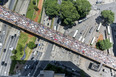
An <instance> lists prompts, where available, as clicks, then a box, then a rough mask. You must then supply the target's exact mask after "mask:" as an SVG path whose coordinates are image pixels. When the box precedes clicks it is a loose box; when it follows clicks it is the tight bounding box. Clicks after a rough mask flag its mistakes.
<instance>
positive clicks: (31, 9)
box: [26, 0, 39, 20]
mask: <svg viewBox="0 0 116 77" xmlns="http://www.w3.org/2000/svg"><path fill="white" fill-rule="evenodd" d="M38 2H39V0H37V5H38ZM34 8H35V9H36V10H37V6H36V0H31V1H30V4H29V7H28V10H27V14H26V17H27V18H29V19H31V20H33V19H34V13H35V9H34Z"/></svg>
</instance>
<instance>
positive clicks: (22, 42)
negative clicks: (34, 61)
mask: <svg viewBox="0 0 116 77" xmlns="http://www.w3.org/2000/svg"><path fill="white" fill-rule="evenodd" d="M35 40H36V37H35V36H32V35H30V34H28V33H25V32H21V34H20V37H19V40H18V44H17V47H16V50H17V53H16V56H17V58H16V61H12V64H11V68H10V72H9V73H10V74H13V70H14V68H15V65H16V64H17V62H20V63H23V64H24V63H25V61H24V62H23V60H21V58H22V56H23V54H24V52H23V51H20V50H21V49H20V46H22V49H24V48H25V45H26V44H27V43H28V42H30V41H32V42H35ZM21 52H22V54H20V53H21ZM31 52H32V50H31V49H30V48H28V47H27V48H26V49H25V53H26V58H25V60H27V59H28V58H29V56H30V54H31Z"/></svg>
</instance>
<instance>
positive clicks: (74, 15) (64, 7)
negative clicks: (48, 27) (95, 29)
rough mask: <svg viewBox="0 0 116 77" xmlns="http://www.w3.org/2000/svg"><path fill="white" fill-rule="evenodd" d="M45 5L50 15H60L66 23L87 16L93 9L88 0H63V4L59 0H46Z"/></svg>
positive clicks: (71, 22)
mask: <svg viewBox="0 0 116 77" xmlns="http://www.w3.org/2000/svg"><path fill="white" fill-rule="evenodd" d="M44 7H45V12H46V14H47V15H48V16H50V17H56V16H59V17H60V18H61V19H62V23H63V24H64V25H72V24H74V21H76V20H78V19H80V18H84V17H86V15H87V14H88V13H89V11H90V10H91V4H90V3H89V2H88V1H87V0H76V1H74V0H63V1H62V3H61V4H58V3H57V0H46V1H45V3H44Z"/></svg>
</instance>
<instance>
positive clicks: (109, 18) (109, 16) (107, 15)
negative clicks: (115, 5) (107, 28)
mask: <svg viewBox="0 0 116 77" xmlns="http://www.w3.org/2000/svg"><path fill="white" fill-rule="evenodd" d="M101 16H102V17H103V18H104V21H105V23H107V24H112V23H113V21H114V13H113V12H112V11H111V10H103V11H102V12H101Z"/></svg>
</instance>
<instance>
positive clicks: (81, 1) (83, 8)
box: [73, 0, 91, 18]
mask: <svg viewBox="0 0 116 77" xmlns="http://www.w3.org/2000/svg"><path fill="white" fill-rule="evenodd" d="M73 4H74V6H75V7H76V9H77V11H78V13H79V15H80V18H83V17H85V16H86V15H87V14H88V13H89V11H90V10H91V4H90V3H89V1H87V0H76V1H73Z"/></svg>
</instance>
